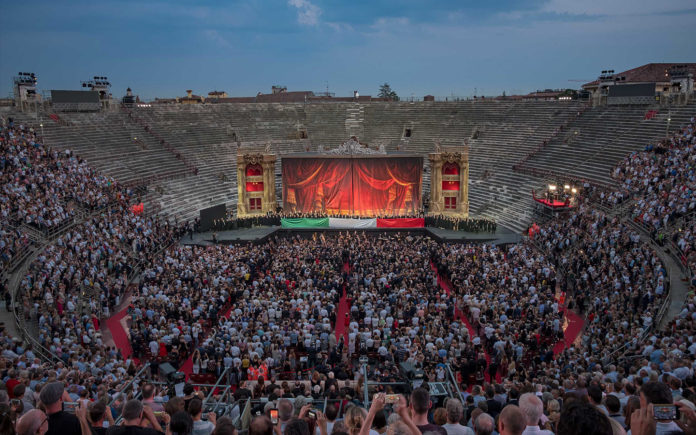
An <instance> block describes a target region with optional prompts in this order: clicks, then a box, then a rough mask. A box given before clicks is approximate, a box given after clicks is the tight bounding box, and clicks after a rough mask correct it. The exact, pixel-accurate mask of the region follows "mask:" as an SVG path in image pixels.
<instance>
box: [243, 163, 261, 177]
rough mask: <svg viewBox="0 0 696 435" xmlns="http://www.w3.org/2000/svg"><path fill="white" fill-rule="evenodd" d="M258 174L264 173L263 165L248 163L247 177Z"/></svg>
mask: <svg viewBox="0 0 696 435" xmlns="http://www.w3.org/2000/svg"><path fill="white" fill-rule="evenodd" d="M258 175H263V168H262V167H261V165H259V164H258V163H257V164H255V165H247V167H246V176H247V177H255V176H258Z"/></svg>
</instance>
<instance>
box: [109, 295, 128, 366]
mask: <svg viewBox="0 0 696 435" xmlns="http://www.w3.org/2000/svg"><path fill="white" fill-rule="evenodd" d="M127 314H128V306H126V307H125V308H123V309H122V310H121V311H119V312H117V313H116V314H114V315H113V316H111V317H109V318H108V319H106V320H105V321H104V324H105V325H106V327H107V328H108V329H109V332H110V333H111V337H112V338H113V340H114V346H116V348H117V349H120V350H121V355H123V358H128V357H129V356H130V355H131V354H132V353H133V348H132V347H131V344H130V340H129V339H128V333H127V332H126V330H127V328H128V325H127V324H126V319H125V317H126V315H127Z"/></svg>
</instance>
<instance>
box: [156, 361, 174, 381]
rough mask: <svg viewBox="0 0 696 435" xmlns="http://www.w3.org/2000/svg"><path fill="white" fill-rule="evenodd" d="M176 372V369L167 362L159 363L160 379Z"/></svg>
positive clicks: (167, 377)
mask: <svg viewBox="0 0 696 435" xmlns="http://www.w3.org/2000/svg"><path fill="white" fill-rule="evenodd" d="M173 373H176V369H175V368H174V367H173V366H172V365H171V364H169V363H162V364H160V365H159V375H160V377H161V378H162V379H169V376H170V375H172V374H173Z"/></svg>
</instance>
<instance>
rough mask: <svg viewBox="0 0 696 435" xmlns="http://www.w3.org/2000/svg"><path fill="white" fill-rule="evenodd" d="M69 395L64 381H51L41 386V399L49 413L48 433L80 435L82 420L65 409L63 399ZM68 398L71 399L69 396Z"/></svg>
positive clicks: (49, 434)
mask: <svg viewBox="0 0 696 435" xmlns="http://www.w3.org/2000/svg"><path fill="white" fill-rule="evenodd" d="M65 396H67V393H66V392H65V387H64V385H63V383H62V382H51V383H49V384H46V385H44V386H43V387H42V388H41V394H40V395H39V400H41V403H43V405H44V407H45V408H46V414H47V415H48V432H46V433H47V434H48V435H73V434H74V435H79V434H80V433H82V430H81V428H80V422H79V421H78V419H77V417H75V415H73V414H69V413H67V412H65V411H63V400H65V399H64V397H65ZM68 400H70V399H69V398H68Z"/></svg>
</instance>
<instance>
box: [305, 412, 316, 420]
mask: <svg viewBox="0 0 696 435" xmlns="http://www.w3.org/2000/svg"><path fill="white" fill-rule="evenodd" d="M307 415H308V416H309V418H311V419H314V420H316V419H317V413H316V412H315V411H307Z"/></svg>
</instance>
